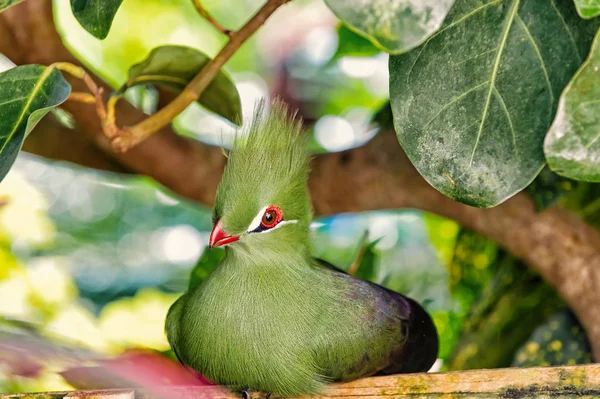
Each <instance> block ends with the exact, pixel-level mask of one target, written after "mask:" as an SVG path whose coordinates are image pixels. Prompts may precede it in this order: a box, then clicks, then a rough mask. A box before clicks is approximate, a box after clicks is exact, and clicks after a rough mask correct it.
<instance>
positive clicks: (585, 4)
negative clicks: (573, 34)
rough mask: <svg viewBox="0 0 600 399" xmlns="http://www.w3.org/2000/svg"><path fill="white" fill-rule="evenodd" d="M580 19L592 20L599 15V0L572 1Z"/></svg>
mask: <svg viewBox="0 0 600 399" xmlns="http://www.w3.org/2000/svg"><path fill="white" fill-rule="evenodd" d="M574 1H575V7H577V12H578V13H579V15H581V18H586V19H587V18H594V17H597V16H598V15H600V0H574Z"/></svg>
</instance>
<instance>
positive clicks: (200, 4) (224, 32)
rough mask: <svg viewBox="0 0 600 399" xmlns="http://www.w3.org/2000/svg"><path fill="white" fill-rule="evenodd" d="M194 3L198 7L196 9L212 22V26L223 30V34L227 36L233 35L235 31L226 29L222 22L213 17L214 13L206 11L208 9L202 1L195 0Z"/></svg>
mask: <svg viewBox="0 0 600 399" xmlns="http://www.w3.org/2000/svg"><path fill="white" fill-rule="evenodd" d="M193 3H194V6H195V7H196V10H198V13H199V14H200V15H202V16H203V17H204V19H206V20H207V21H208V22H210V24H211V25H212V26H214V28H215V29H216V30H218V31H219V32H221V33H222V34H224V35H227V36H231V35H232V34H233V33H234V32H233V31H231V30H229V29H226V28H224V27H223V26H222V25H221V24H219V23H218V22H217V20H216V19H214V18H213V17H212V15H210V14H209V12H208V11H206V9H205V8H204V6H203V5H202V3H201V2H200V0H193Z"/></svg>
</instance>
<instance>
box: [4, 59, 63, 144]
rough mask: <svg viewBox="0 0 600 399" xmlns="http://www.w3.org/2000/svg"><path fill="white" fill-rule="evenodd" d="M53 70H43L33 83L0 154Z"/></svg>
mask: <svg viewBox="0 0 600 399" xmlns="http://www.w3.org/2000/svg"><path fill="white" fill-rule="evenodd" d="M53 70H54V69H53V68H50V67H46V69H45V70H44V72H43V73H42V74H41V75H40V76H39V78H38V80H37V82H36V83H35V86H34V87H33V90H32V92H31V95H30V96H29V99H28V100H27V102H26V103H25V105H24V106H23V109H22V110H21V113H20V114H19V116H18V117H17V120H16V121H15V125H14V127H13V129H12V130H11V131H10V133H9V134H8V135H7V136H6V140H5V141H4V143H3V144H2V147H1V148H0V154H2V153H3V152H4V149H5V148H6V146H7V145H8V143H9V142H10V140H11V139H12V137H13V136H14V134H15V132H16V131H17V128H18V127H19V125H20V124H21V123H22V122H23V118H25V114H26V113H27V110H28V109H29V107H30V106H31V103H32V102H33V99H34V98H35V95H36V94H37V92H38V91H40V90H41V89H42V86H43V85H44V82H45V81H46V79H47V78H48V76H50V74H51V73H52V71H53Z"/></svg>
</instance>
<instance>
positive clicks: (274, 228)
mask: <svg viewBox="0 0 600 399" xmlns="http://www.w3.org/2000/svg"><path fill="white" fill-rule="evenodd" d="M288 223H298V221H297V220H282V221H281V222H279V224H278V225H277V226H275V227H272V228H270V229H268V230H264V231H261V232H260V233H263V234H264V233H268V232H270V231H273V230H277V229H278V228H280V227H281V226H284V225H286V224H288Z"/></svg>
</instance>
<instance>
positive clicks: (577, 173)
mask: <svg viewBox="0 0 600 399" xmlns="http://www.w3.org/2000/svg"><path fill="white" fill-rule="evenodd" d="M599 70H600V31H599V32H598V34H597V35H596V39H595V40H594V44H593V46H592V50H591V52H590V55H589V57H588V59H587V60H586V61H585V63H584V64H583V66H582V67H581V68H580V69H579V71H578V72H577V74H576V75H575V76H574V77H573V79H572V80H571V82H570V83H569V85H568V86H567V88H566V89H565V91H564V92H563V93H562V96H561V97H560V102H559V104H558V111H557V112H556V118H555V119H554V123H553V124H552V127H551V128H550V131H549V132H548V135H547V136H546V141H545V142H544V152H545V153H546V159H547V160H548V165H549V166H550V168H551V169H552V170H553V171H555V172H556V173H558V174H560V175H563V176H566V177H569V178H571V179H576V180H585V181H591V182H600V76H599V75H600V72H599Z"/></svg>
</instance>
